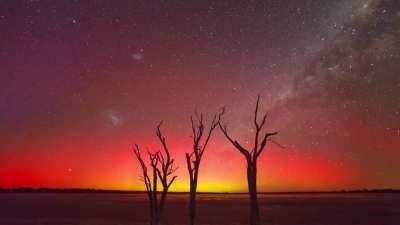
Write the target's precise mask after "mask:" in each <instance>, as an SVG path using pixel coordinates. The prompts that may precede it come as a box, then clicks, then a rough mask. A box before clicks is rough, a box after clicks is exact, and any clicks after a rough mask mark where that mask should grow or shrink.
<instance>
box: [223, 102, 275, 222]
mask: <svg viewBox="0 0 400 225" xmlns="http://www.w3.org/2000/svg"><path fill="white" fill-rule="evenodd" d="M259 105H260V95H258V97H257V104H256V109H255V111H254V121H253V122H254V127H255V137H254V144H253V147H252V148H251V149H247V148H245V147H243V146H242V145H241V144H240V143H239V142H238V141H237V140H234V139H233V138H232V137H231V136H230V135H229V134H228V130H227V127H226V126H224V125H222V123H221V121H219V122H218V125H219V127H220V129H221V131H222V133H223V134H224V135H225V137H226V138H227V139H228V140H229V142H230V143H232V145H233V146H234V147H235V148H236V149H237V150H238V151H239V152H240V153H241V154H242V155H243V156H244V157H245V159H246V163H247V187H248V191H249V197H250V225H259V224H260V212H259V207H258V200H257V159H258V157H259V156H260V154H261V153H262V152H263V150H264V149H265V146H266V144H267V142H268V141H269V140H270V139H269V138H270V137H271V136H273V135H276V134H277V132H272V133H269V132H263V131H262V129H263V127H264V125H265V122H266V119H267V113H265V114H264V116H263V117H262V119H261V122H259V119H258V110H259ZM262 133H264V134H262ZM260 136H262V138H261V140H260Z"/></svg>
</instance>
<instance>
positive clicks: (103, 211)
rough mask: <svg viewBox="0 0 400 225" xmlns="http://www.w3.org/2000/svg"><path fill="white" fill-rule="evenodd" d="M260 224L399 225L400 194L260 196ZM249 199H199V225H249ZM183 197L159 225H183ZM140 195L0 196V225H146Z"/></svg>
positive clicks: (174, 199) (171, 203) (173, 201)
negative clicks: (261, 222) (161, 224)
mask: <svg viewBox="0 0 400 225" xmlns="http://www.w3.org/2000/svg"><path fill="white" fill-rule="evenodd" d="M259 198H260V205H261V214H262V221H263V224H274V225H399V224H400V194H280V195H276V194H275V195H268V194H264V195H260V197H259ZM247 206H248V201H247V195H229V194H201V195H200V196H199V202H198V220H197V221H198V225H206V224H207V225H220V224H221V225H222V224H224V225H225V224H226V225H228V224H229V225H239V224H247V216H248V208H247ZM186 209H187V195H185V194H171V195H170V196H169V199H168V202H167V206H166V209H165V212H164V215H163V224H168V225H176V224H177V225H180V224H187V223H186V222H187V210H186ZM147 218H148V205H147V199H146V198H145V195H143V194H0V225H139V224H147V223H146V221H147Z"/></svg>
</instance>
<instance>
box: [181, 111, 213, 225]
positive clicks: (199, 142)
mask: <svg viewBox="0 0 400 225" xmlns="http://www.w3.org/2000/svg"><path fill="white" fill-rule="evenodd" d="M196 120H197V121H196V122H194V121H193V117H192V116H191V117H190V122H191V125H192V135H193V136H192V138H193V149H192V152H190V153H186V164H187V169H188V172H189V178H190V199H189V224H190V225H194V224H195V217H196V193H197V182H198V177H199V169H200V162H201V159H202V157H203V154H204V151H205V150H206V147H207V144H208V143H209V141H210V138H211V135H212V133H213V131H214V129H215V128H216V127H217V125H218V121H219V119H218V120H217V116H216V115H214V118H213V120H212V122H211V124H210V126H209V129H208V131H206V132H207V133H206V134H205V125H204V120H203V114H200V116H198V115H197V114H196Z"/></svg>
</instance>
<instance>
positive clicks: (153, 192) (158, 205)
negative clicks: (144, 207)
mask: <svg viewBox="0 0 400 225" xmlns="http://www.w3.org/2000/svg"><path fill="white" fill-rule="evenodd" d="M161 124H162V122H160V123H159V124H158V125H157V129H156V135H157V137H158V139H159V141H160V142H161V145H162V151H156V152H155V153H151V152H149V151H147V154H148V156H149V164H150V167H151V173H152V174H151V175H149V173H148V171H147V169H148V168H147V165H146V163H145V162H144V160H143V157H142V155H141V150H140V148H139V146H138V145H137V144H135V145H134V146H133V152H134V154H135V155H136V158H137V159H138V161H139V163H140V166H141V169H142V173H143V177H142V180H143V182H144V184H145V186H146V193H147V196H148V199H149V202H150V225H158V224H159V222H160V219H161V214H162V211H163V209H164V205H165V201H166V199H167V193H168V189H169V187H170V186H171V184H172V183H173V182H174V181H175V179H176V177H177V176H173V177H172V178H170V177H171V176H172V175H173V173H174V172H175V171H176V169H177V167H175V165H174V159H173V158H171V155H170V153H169V149H168V146H167V142H166V138H165V136H163V135H162V133H161V130H160V126H161ZM158 179H159V180H160V183H161V185H162V192H161V197H160V199H158V198H157V185H158Z"/></svg>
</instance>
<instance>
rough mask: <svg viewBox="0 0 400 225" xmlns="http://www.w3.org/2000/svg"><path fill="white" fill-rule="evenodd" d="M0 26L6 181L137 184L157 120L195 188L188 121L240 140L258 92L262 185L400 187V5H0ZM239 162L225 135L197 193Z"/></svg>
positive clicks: (221, 184) (218, 185)
mask: <svg viewBox="0 0 400 225" xmlns="http://www.w3.org/2000/svg"><path fill="white" fill-rule="evenodd" d="M0 27H1V34H0V62H1V71H0V124H1V126H0V186H6V187H15V186H49V187H97V188H117V189H142V188H143V187H142V186H141V183H140V181H138V179H137V178H138V176H139V171H138V165H137V162H136V161H135V159H134V157H133V154H132V152H131V151H130V149H129V146H130V144H132V143H138V144H140V145H143V146H149V148H151V149H155V148H158V147H159V146H158V143H157V140H156V138H155V136H154V128H155V125H156V124H157V123H158V121H160V120H163V121H164V125H163V126H164V127H163V128H164V130H165V133H166V135H167V138H168V141H169V143H170V145H171V150H172V153H173V155H174V156H175V158H176V159H177V162H178V164H181V165H180V169H179V171H178V174H179V180H178V182H177V185H176V186H175V187H173V189H174V190H186V189H187V182H186V180H187V179H186V171H185V167H184V164H183V163H184V152H185V151H189V150H190V147H191V144H190V140H191V139H190V123H189V116H190V115H191V114H193V113H194V112H195V111H197V112H203V113H205V114H206V115H208V116H209V117H211V116H212V114H214V113H218V112H219V110H220V109H221V107H226V109H227V111H226V117H225V122H226V124H227V125H228V127H229V129H230V131H232V136H234V137H237V139H238V140H239V141H241V142H242V143H243V144H244V145H247V144H249V140H250V138H251V135H252V132H253V129H252V127H251V126H252V121H251V119H252V118H251V116H252V111H253V109H254V104H255V99H256V96H257V94H261V96H262V103H263V110H267V111H268V112H269V117H268V127H269V129H270V130H273V131H278V132H279V134H278V135H277V136H276V137H275V139H274V141H276V142H277V143H279V144H280V145H282V146H284V148H282V146H279V145H277V144H274V143H270V144H269V145H268V149H267V150H266V151H265V153H264V154H263V156H262V158H261V162H260V172H259V176H260V188H261V190H271V191H283V190H310V189H312V190H332V189H353V188H400V181H399V179H397V178H396V175H397V174H398V173H399V172H400V166H399V165H400V161H399V159H400V151H399V150H400V74H399V73H400V63H399V62H400V3H399V2H398V1H397V0H339V1H330V0H326V1H322V0H321V1H311V0H299V1H289V0H285V1H250V2H249V1H201V2H200V1H199V2H195V1H168V2H164V1H154V2H151V3H150V2H148V1H120V2H111V1H85V2H83V1H65V2H61V1H57V2H54V1H5V2H3V3H2V5H1V6H0ZM244 166H245V165H244V162H243V159H242V158H241V156H240V154H238V152H236V151H235V150H234V149H233V148H232V146H230V145H229V143H227V142H226V140H225V139H224V138H223V136H222V135H221V134H220V132H217V134H216V135H215V138H214V140H213V141H212V143H211V145H210V149H209V150H208V151H207V153H206V158H205V160H204V169H203V168H202V169H203V171H201V173H202V174H201V179H200V184H199V185H200V186H199V190H200V191H201V190H207V191H243V190H245V188H246V183H245V179H244V176H245V173H244V171H245V170H244Z"/></svg>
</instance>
